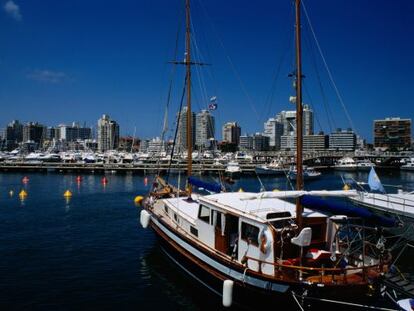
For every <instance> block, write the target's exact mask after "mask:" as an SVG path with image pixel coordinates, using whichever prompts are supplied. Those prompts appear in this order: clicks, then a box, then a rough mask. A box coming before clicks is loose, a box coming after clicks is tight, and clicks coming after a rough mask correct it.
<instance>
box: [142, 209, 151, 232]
mask: <svg viewBox="0 0 414 311" xmlns="http://www.w3.org/2000/svg"><path fill="white" fill-rule="evenodd" d="M150 219H151V215H150V213H148V212H147V211H146V210H144V209H143V210H142V211H141V215H140V219H139V221H140V223H141V226H142V228H144V229H146V228H147V227H148V225H149V222H150Z"/></svg>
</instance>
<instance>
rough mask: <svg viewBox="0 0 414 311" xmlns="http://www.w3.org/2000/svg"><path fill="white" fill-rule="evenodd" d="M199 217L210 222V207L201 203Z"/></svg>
mask: <svg viewBox="0 0 414 311" xmlns="http://www.w3.org/2000/svg"><path fill="white" fill-rule="evenodd" d="M198 218H199V219H201V220H202V221H205V222H206V223H208V224H209V223H210V208H208V207H207V206H204V205H200V209H199V210H198Z"/></svg>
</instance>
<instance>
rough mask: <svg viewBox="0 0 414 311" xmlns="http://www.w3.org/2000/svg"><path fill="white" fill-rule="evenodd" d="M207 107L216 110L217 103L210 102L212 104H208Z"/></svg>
mask: <svg viewBox="0 0 414 311" xmlns="http://www.w3.org/2000/svg"><path fill="white" fill-rule="evenodd" d="M208 109H209V110H216V109H217V104H216V103H212V104H210V105H208Z"/></svg>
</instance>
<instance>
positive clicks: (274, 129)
mask: <svg viewBox="0 0 414 311" xmlns="http://www.w3.org/2000/svg"><path fill="white" fill-rule="evenodd" d="M263 135H265V136H267V137H269V147H271V148H274V149H275V150H280V138H281V137H282V135H283V124H282V123H281V122H279V121H278V120H277V119H276V118H270V119H269V120H267V121H266V122H265V123H264V131H263Z"/></svg>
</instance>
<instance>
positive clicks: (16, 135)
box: [4, 120, 23, 150]
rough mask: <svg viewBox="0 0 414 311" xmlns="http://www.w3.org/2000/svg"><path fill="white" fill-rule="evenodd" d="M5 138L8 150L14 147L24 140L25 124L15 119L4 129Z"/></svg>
mask: <svg viewBox="0 0 414 311" xmlns="http://www.w3.org/2000/svg"><path fill="white" fill-rule="evenodd" d="M4 140H5V142H6V148H7V149H8V150H11V149H14V148H16V147H17V145H18V144H19V143H20V142H22V141H23V124H21V123H20V122H19V120H13V121H12V122H11V123H9V125H7V127H6V129H5V130H4Z"/></svg>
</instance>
